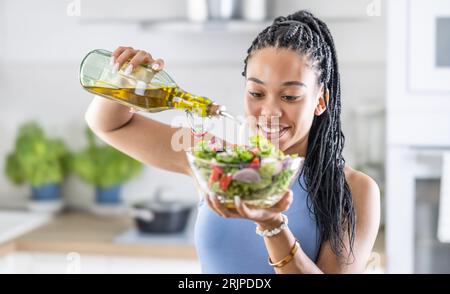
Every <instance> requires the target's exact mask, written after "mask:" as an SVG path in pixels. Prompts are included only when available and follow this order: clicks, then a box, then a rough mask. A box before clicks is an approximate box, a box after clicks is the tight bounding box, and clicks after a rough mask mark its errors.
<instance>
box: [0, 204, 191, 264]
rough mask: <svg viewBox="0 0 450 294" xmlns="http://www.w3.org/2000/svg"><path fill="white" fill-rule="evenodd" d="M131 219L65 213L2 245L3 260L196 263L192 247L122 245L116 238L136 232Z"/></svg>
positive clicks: (187, 245) (161, 244)
mask: <svg viewBox="0 0 450 294" xmlns="http://www.w3.org/2000/svg"><path fill="white" fill-rule="evenodd" d="M133 228H134V223H133V219H132V218H131V217H123V216H121V217H115V216H97V215H93V214H89V213H83V212H64V213H61V214H59V215H57V216H55V217H54V218H53V219H52V220H50V221H49V222H48V223H46V224H44V225H42V226H40V227H38V228H36V229H34V230H32V231H30V232H28V233H26V234H24V235H21V236H19V237H16V238H14V239H12V240H10V241H8V242H6V243H4V244H1V245H0V256H2V255H6V254H8V253H11V252H15V251H28V252H50V253H68V252H77V253H80V254H90V255H116V256H140V257H159V258H177V259H180V258H181V259H188V260H189V259H190V260H195V259H197V256H196V252H195V247H194V245H193V244H192V243H189V242H186V243H185V244H184V243H180V242H179V243H173V242H172V243H170V242H168V243H167V244H165V243H164V242H155V243H152V242H146V243H139V242H136V243H130V242H127V243H123V242H118V241H117V236H120V235H121V234H123V232H127V231H130V230H133Z"/></svg>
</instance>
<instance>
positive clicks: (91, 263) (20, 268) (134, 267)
mask: <svg viewBox="0 0 450 294" xmlns="http://www.w3.org/2000/svg"><path fill="white" fill-rule="evenodd" d="M0 273H3V274H68V273H72V274H76V273H80V274H197V273H200V265H199V263H198V261H196V260H187V259H186V260H182V259H169V258H155V257H134V256H133V257H130V256H106V255H81V256H80V259H79V260H77V259H76V258H75V259H69V258H68V255H67V254H63V253H46V252H37V253H35V252H13V253H10V254H8V255H6V256H3V257H1V258H0Z"/></svg>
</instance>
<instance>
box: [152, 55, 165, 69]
mask: <svg viewBox="0 0 450 294" xmlns="http://www.w3.org/2000/svg"><path fill="white" fill-rule="evenodd" d="M164 65H165V62H164V59H161V58H158V59H156V60H154V61H153V62H152V69H153V70H156V71H160V70H162V69H163V68H164Z"/></svg>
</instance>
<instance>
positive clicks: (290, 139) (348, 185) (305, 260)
mask: <svg viewBox="0 0 450 294" xmlns="http://www.w3.org/2000/svg"><path fill="white" fill-rule="evenodd" d="M247 53H248V55H247V58H246V59H245V65H244V71H243V75H244V77H245V79H246V92H245V95H244V101H245V111H246V115H247V116H249V117H255V118H260V117H262V118H263V120H262V121H263V123H262V124H261V125H260V124H257V125H254V126H253V127H255V128H259V130H260V131H261V132H262V133H263V134H264V135H266V136H268V137H272V138H273V137H274V136H278V141H279V146H280V149H281V150H282V151H284V152H285V153H287V154H298V155H299V156H303V157H305V163H304V166H303V172H302V173H301V176H299V178H298V181H296V182H294V184H293V186H292V190H290V191H288V192H286V194H285V196H284V197H283V199H282V200H280V202H278V203H277V204H276V205H275V206H274V207H272V208H268V209H258V208H252V207H248V206H246V205H245V204H244V203H242V202H241V201H240V198H239V197H236V199H235V200H236V207H237V208H236V209H227V208H224V207H223V206H222V205H221V203H220V202H219V201H218V200H217V198H216V197H215V195H205V197H204V200H203V201H201V203H200V204H199V213H198V216H197V223H196V230H195V239H196V248H197V252H198V256H199V258H200V262H201V265H202V271H203V272H204V273H361V272H363V271H364V269H365V266H366V263H367V261H368V259H369V256H370V254H371V250H372V247H373V244H374V242H375V239H376V236H377V232H378V226H379V215H380V204H379V198H380V192H379V189H378V186H377V184H376V183H375V182H374V181H373V180H372V179H371V178H370V177H368V176H367V175H365V174H363V173H361V172H358V171H356V170H354V169H352V168H351V167H349V166H348V165H346V164H345V160H344V158H343V155H342V150H343V147H344V135H343V133H342V130H341V121H340V114H341V91H340V80H339V70H338V60H337V57H336V51H335V48H334V43H333V38H332V36H331V34H330V31H329V30H328V28H327V26H326V25H325V23H323V22H322V21H320V20H319V19H317V18H316V17H314V16H313V15H312V14H311V13H310V12H307V11H298V12H296V13H294V14H292V15H289V16H287V17H278V18H276V19H275V20H274V22H273V23H272V25H270V26H269V27H267V28H266V29H264V30H263V31H262V32H261V33H260V34H259V35H258V36H257V37H256V39H255V40H254V41H253V43H252V45H251V46H250V48H249V50H248V52H247ZM113 58H114V62H115V63H116V68H118V67H119V66H121V65H122V64H123V63H124V62H126V61H128V60H131V61H130V63H131V64H132V67H133V68H136V66H138V65H139V64H152V65H153V68H156V69H157V68H159V69H162V68H163V66H164V61H163V60H162V59H153V58H152V56H151V55H150V54H149V53H147V52H145V51H142V50H135V49H133V48H131V47H119V48H117V49H116V50H115V51H114V53H113ZM273 118H276V120H275V119H273ZM86 121H87V123H88V125H89V126H90V128H91V129H92V130H93V131H94V132H95V133H96V134H97V135H98V136H99V137H100V138H101V139H103V140H104V141H105V142H107V143H108V144H110V145H112V146H114V147H115V148H117V149H119V150H121V151H122V152H124V153H126V154H128V155H130V156H132V157H134V158H136V159H137V160H140V161H142V162H143V163H145V164H149V165H153V166H156V167H159V168H163V169H166V170H169V171H173V172H179V173H184V174H187V175H191V170H190V168H189V165H188V162H187V159H186V154H185V153H184V152H183V151H174V150H173V149H172V148H171V146H170V142H171V137H172V135H173V134H175V132H177V131H178V129H176V128H172V127H170V126H168V125H165V124H162V123H159V122H157V121H154V120H151V119H148V118H145V117H143V116H141V115H139V114H135V113H132V112H130V111H129V108H128V107H125V106H123V105H120V104H117V103H115V102H112V101H110V100H106V99H103V98H100V97H96V98H94V100H93V102H92V103H91V105H90V106H89V109H88V110H87V112H86ZM255 121H261V119H259V120H258V119H256V120H255ZM274 121H277V123H276V125H275V124H274ZM186 131H187V132H189V130H186ZM142 134H146V135H145V136H142ZM287 220H289V222H288V223H289V225H288V226H285V225H284V223H286V221H287ZM255 227H256V228H257V230H258V231H259V232H260V233H261V232H264V233H262V235H263V236H259V235H258V234H255ZM274 229H279V230H274ZM267 232H275V233H276V232H277V233H276V234H273V235H272V236H269V234H267Z"/></svg>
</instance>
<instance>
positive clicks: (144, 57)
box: [125, 50, 154, 75]
mask: <svg viewBox="0 0 450 294" xmlns="http://www.w3.org/2000/svg"><path fill="white" fill-rule="evenodd" d="M153 62H154V60H153V58H152V55H151V54H150V53H148V52H146V51H142V50H139V51H137V53H136V55H134V56H133V58H131V60H130V63H129V64H128V66H127V68H126V69H125V75H129V74H130V73H131V72H132V71H133V70H134V69H135V68H137V67H138V66H139V65H141V64H150V63H153Z"/></svg>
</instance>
